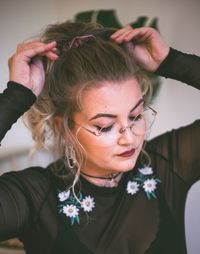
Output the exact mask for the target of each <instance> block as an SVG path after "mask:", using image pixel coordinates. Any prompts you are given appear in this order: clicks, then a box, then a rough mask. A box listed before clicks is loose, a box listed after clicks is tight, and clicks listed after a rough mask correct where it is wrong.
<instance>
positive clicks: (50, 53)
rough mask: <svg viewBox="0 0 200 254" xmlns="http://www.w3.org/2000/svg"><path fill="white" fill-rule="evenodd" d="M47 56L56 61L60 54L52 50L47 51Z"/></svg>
mask: <svg viewBox="0 0 200 254" xmlns="http://www.w3.org/2000/svg"><path fill="white" fill-rule="evenodd" d="M45 56H46V57H47V58H49V59H50V60H53V61H55V60H57V59H58V58H59V56H58V55H57V54H55V53H54V52H52V51H48V52H46V53H45Z"/></svg>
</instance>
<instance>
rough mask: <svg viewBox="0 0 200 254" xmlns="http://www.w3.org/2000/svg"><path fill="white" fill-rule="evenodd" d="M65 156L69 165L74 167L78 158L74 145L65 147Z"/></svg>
mask: <svg viewBox="0 0 200 254" xmlns="http://www.w3.org/2000/svg"><path fill="white" fill-rule="evenodd" d="M65 158H66V160H67V164H68V166H69V167H70V168H74V166H75V164H76V162H77V160H76V154H75V151H74V148H73V146H66V149H65Z"/></svg>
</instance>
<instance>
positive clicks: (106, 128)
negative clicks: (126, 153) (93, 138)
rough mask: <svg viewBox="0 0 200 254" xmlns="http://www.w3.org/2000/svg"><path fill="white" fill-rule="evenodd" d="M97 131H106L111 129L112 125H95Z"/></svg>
mask: <svg viewBox="0 0 200 254" xmlns="http://www.w3.org/2000/svg"><path fill="white" fill-rule="evenodd" d="M95 127H96V128H97V129H98V131H99V132H108V131H110V130H111V129H112V127H113V125H110V126H107V127H101V126H97V125H96V126H95Z"/></svg>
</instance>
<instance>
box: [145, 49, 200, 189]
mask: <svg viewBox="0 0 200 254" xmlns="http://www.w3.org/2000/svg"><path fill="white" fill-rule="evenodd" d="M199 70H200V57H198V56H195V55H188V54H184V53H182V52H179V51H177V50H174V49H170V52H169V55H168V56H167V58H166V59H165V60H164V61H163V63H162V64H161V65H160V66H159V68H158V70H157V71H156V73H157V74H159V75H162V76H164V77H168V78H173V79H176V80H179V81H182V82H184V83H187V84H189V85H191V86H193V87H196V88H197V89H200V71H199ZM148 147H149V150H150V153H151V154H152V156H153V157H154V158H155V160H154V161H156V160H157V158H159V156H160V157H162V158H164V160H165V161H166V162H167V161H168V162H169V163H170V164H171V165H172V169H173V171H174V173H175V174H176V175H178V176H179V177H180V178H182V179H183V180H184V182H187V183H188V184H189V185H191V184H192V183H194V182H195V181H196V180H197V179H200V156H199V151H200V120H197V121H195V122H194V123H192V124H190V125H188V126H186V127H181V128H179V129H177V130H173V131H171V132H168V133H165V134H163V135H161V136H159V137H156V138H155V139H153V140H151V141H150V142H149V143H148ZM157 164H158V163H157ZM160 167H162V166H161V163H160ZM163 172H164V171H163Z"/></svg>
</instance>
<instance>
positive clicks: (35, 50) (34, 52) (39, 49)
mask: <svg viewBox="0 0 200 254" xmlns="http://www.w3.org/2000/svg"><path fill="white" fill-rule="evenodd" d="M55 46H56V42H51V43H48V44H44V43H42V44H41V45H40V46H38V45H37V46H34V47H31V48H30V47H28V48H24V49H23V50H22V51H21V52H19V53H17V54H16V56H15V57H25V58H27V59H29V60H30V59H31V58H33V57H35V56H38V55H40V56H42V55H45V54H46V52H48V51H51V49H53V48H55ZM27 61H28V60H27Z"/></svg>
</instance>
